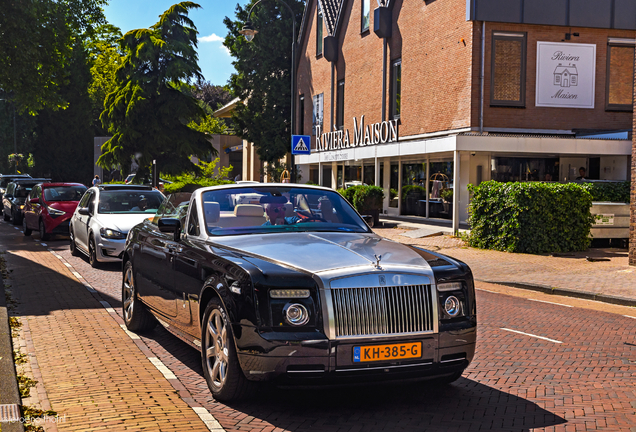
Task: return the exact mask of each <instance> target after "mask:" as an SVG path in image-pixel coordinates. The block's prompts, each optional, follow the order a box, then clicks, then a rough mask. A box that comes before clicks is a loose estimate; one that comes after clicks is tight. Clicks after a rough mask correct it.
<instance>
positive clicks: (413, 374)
mask: <svg viewBox="0 0 636 432" xmlns="http://www.w3.org/2000/svg"><path fill="white" fill-rule="evenodd" d="M241 333H242V334H243V335H247V334H249V333H251V335H250V336H249V339H251V340H252V341H255V340H254V337H255V336H257V333H256V332H254V331H253V329H248V328H242V329H241ZM476 335H477V332H476V325H475V323H474V322H471V321H468V320H467V321H466V322H464V323H460V324H454V325H453V326H451V327H450V328H448V329H446V330H445V331H443V332H440V333H436V334H425V335H414V336H400V337H378V338H373V339H369V338H365V339H348V340H328V339H327V338H326V337H325V336H324V335H323V336H322V338H316V335H313V339H309V338H307V336H308V335H307V334H304V335H294V334H291V335H290V334H289V333H282V332H272V333H263V334H260V335H258V336H259V337H260V338H261V343H259V344H258V345H261V347H262V348H264V350H263V349H262V350H260V351H261V352H260V353H257V352H256V350H255V349H254V348H255V347H254V345H252V347H251V349H248V350H239V352H238V357H239V362H240V364H241V367H242V369H243V371H244V373H245V375H246V377H247V378H248V379H250V380H253V381H276V382H279V383H281V384H289V385H294V384H297V385H311V384H314V385H334V384H335V385H337V384H347V383H365V382H376V381H402V380H419V379H432V378H438V377H444V376H449V375H453V374H455V373H457V372H461V371H463V370H464V369H466V367H468V365H469V364H470V362H471V361H472V359H473V356H474V354H475V341H476ZM298 336H300V337H298ZM303 338H305V339H304V340H303ZM411 342H421V344H422V345H421V346H422V352H421V355H420V356H419V357H418V358H415V359H403V360H391V361H375V362H355V361H354V360H353V357H354V356H353V352H354V347H357V346H358V347H359V346H373V345H386V344H397V343H411Z"/></svg>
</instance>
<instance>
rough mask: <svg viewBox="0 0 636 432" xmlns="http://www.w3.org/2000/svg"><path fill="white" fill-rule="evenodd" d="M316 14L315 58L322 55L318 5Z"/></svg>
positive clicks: (320, 12) (320, 20) (320, 21)
mask: <svg viewBox="0 0 636 432" xmlns="http://www.w3.org/2000/svg"><path fill="white" fill-rule="evenodd" d="M316 5H317V10H318V14H317V16H316V56H320V55H322V26H323V22H322V21H323V19H322V9H320V3H317V2H316Z"/></svg>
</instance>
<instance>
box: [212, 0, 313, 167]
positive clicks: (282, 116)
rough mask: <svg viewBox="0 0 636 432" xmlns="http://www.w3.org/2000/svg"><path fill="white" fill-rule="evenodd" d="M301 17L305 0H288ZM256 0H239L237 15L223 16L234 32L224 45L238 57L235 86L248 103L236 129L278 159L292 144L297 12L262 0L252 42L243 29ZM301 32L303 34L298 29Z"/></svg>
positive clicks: (263, 153) (240, 107)
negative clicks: (293, 48) (247, 0)
mask: <svg viewBox="0 0 636 432" xmlns="http://www.w3.org/2000/svg"><path fill="white" fill-rule="evenodd" d="M285 2H286V3H287V4H288V5H289V6H290V7H291V8H292V10H293V11H294V12H295V14H296V22H297V23H299V22H301V19H302V14H303V10H304V3H305V2H304V1H302V0H285ZM254 3H256V0H252V1H251V2H250V3H249V4H247V5H246V7H245V8H242V7H240V6H238V5H237V7H236V18H237V20H236V21H232V20H230V19H229V18H228V17H226V18H225V19H224V20H223V22H224V24H225V26H226V27H227V28H228V30H229V33H228V35H227V36H226V38H225V42H224V45H225V46H226V47H227V48H228V49H229V51H230V54H231V55H232V56H233V57H235V58H236V60H235V61H234V62H233V63H232V64H233V65H234V68H235V69H236V73H235V74H232V76H231V77H230V89H231V91H232V95H233V96H234V97H238V98H239V99H240V100H241V101H242V103H241V104H239V105H238V106H237V109H236V110H235V112H234V114H233V116H232V120H233V122H234V124H235V126H236V128H235V130H236V133H237V134H238V135H239V136H241V137H242V138H243V139H246V140H248V141H251V142H253V143H254V145H255V146H256V149H257V152H258V155H259V156H260V158H261V160H263V161H265V162H274V161H277V160H279V159H280V158H282V157H283V156H284V155H285V154H286V153H288V152H289V149H290V146H291V134H292V130H291V124H290V123H291V69H290V68H291V45H292V27H293V23H292V17H291V16H290V13H289V10H287V8H286V7H285V6H284V5H282V4H280V3H278V2H277V1H274V0H272V1H263V2H261V3H260V4H259V5H258V6H257V7H256V8H255V9H254V12H253V13H252V16H251V17H249V18H250V20H251V21H252V23H253V24H254V26H255V27H256V28H257V29H258V31H259V33H258V34H257V35H256V37H255V38H254V40H253V41H252V42H247V41H246V40H245V37H244V36H243V35H241V34H239V30H241V29H242V28H243V25H244V23H245V21H247V19H248V16H247V14H248V12H249V8H250V7H251V6H252V5H253V4H254ZM294 37H297V35H294Z"/></svg>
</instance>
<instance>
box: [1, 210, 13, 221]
mask: <svg viewBox="0 0 636 432" xmlns="http://www.w3.org/2000/svg"><path fill="white" fill-rule="evenodd" d="M2 217H3V218H4V221H5V222H9V221H10V220H11V217H10V216H8V215H7V214H6V213H5V212H4V209H2Z"/></svg>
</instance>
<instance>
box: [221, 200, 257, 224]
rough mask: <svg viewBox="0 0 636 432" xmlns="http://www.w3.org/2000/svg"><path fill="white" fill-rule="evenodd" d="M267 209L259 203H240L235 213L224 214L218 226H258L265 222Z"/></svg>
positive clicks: (235, 208)
mask: <svg viewBox="0 0 636 432" xmlns="http://www.w3.org/2000/svg"><path fill="white" fill-rule="evenodd" d="M265 220H266V219H265V210H263V206H261V205H259V204H239V205H237V206H236V207H234V214H231V213H228V214H222V215H221V217H220V219H219V223H218V226H220V227H222V228H234V227H248V226H258V225H263V224H264V223H265Z"/></svg>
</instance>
